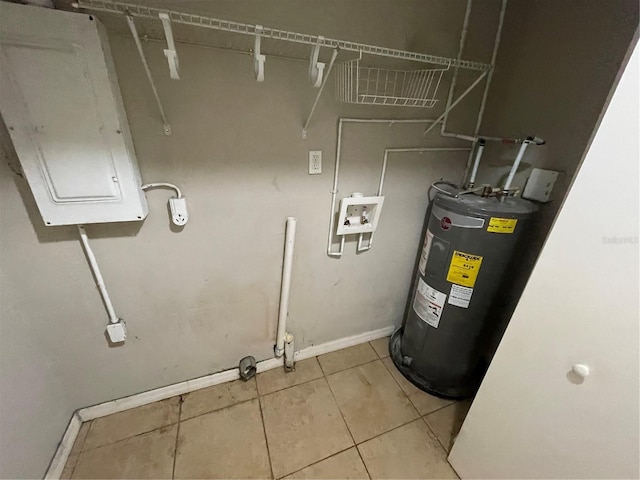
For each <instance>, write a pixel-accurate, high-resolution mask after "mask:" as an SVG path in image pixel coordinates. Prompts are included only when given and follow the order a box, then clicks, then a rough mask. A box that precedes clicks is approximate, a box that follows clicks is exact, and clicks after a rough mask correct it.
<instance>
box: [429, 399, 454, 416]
mask: <svg viewBox="0 0 640 480" xmlns="http://www.w3.org/2000/svg"><path fill="white" fill-rule="evenodd" d="M459 401H460V400H452V401H451V403H449V404H447V405H444V406H442V407H438V408H436V409H435V410H432V411H430V412H429V413H425V414H424V415H421V416H422V417H428V416H429V415H431V414H432V413H436V412H439V411H440V410H442V409H443V408H447V407H450V406H451V405H455V404H456V403H458V402H459Z"/></svg>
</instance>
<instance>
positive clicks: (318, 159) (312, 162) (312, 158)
mask: <svg viewBox="0 0 640 480" xmlns="http://www.w3.org/2000/svg"><path fill="white" fill-rule="evenodd" d="M321 173H322V150H309V175H319V174H321Z"/></svg>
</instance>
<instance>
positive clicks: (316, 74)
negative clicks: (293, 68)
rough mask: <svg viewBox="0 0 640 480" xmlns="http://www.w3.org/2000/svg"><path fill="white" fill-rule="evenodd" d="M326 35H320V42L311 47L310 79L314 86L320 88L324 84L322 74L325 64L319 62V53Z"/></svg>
mask: <svg viewBox="0 0 640 480" xmlns="http://www.w3.org/2000/svg"><path fill="white" fill-rule="evenodd" d="M323 40H324V37H323V36H321V35H320V36H318V43H317V44H316V45H314V46H313V47H311V59H310V61H309V81H310V82H311V85H312V86H313V88H320V85H322V75H323V73H324V67H325V64H324V63H322V62H318V55H319V54H320V44H321V43H322V42H323Z"/></svg>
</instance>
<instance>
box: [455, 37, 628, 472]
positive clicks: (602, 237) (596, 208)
mask: <svg viewBox="0 0 640 480" xmlns="http://www.w3.org/2000/svg"><path fill="white" fill-rule="evenodd" d="M639 68H640V59H639V52H638V47H637V46H636V48H635V51H634V53H633V54H632V57H631V60H630V61H629V64H628V65H627V67H626V69H625V72H624V74H623V76H622V78H621V80H620V83H619V85H618V87H617V89H616V91H615V94H614V96H613V98H612V100H611V103H610V105H609V107H608V109H607V111H606V113H605V115H604V117H603V120H602V123H601V125H600V127H599V129H598V131H597V133H596V135H595V137H594V140H593V143H592V145H591V147H590V148H589V151H588V153H587V155H586V157H585V160H584V163H583V165H582V167H581V169H580V171H579V174H578V175H577V177H576V179H575V182H574V184H573V186H572V188H571V191H570V193H569V195H568V197H567V199H566V201H565V204H564V206H563V208H562V211H561V213H560V215H559V217H558V218H557V220H556V223H555V225H554V226H553V229H552V231H551V234H550V236H549V238H548V239H547V243H546V244H545V246H544V249H543V251H542V254H541V256H540V258H539V260H538V263H537V265H536V267H535V269H534V271H533V274H532V276H531V278H530V280H529V283H528V285H527V287H526V289H525V291H524V294H523V296H522V299H521V300H520V303H519V304H518V307H517V309H516V311H515V313H514V315H513V318H512V320H511V323H510V325H509V327H508V329H507V331H506V334H505V336H504V338H503V340H502V343H501V344H500V347H499V348H498V351H497V353H496V355H495V358H494V360H493V363H492V364H491V367H490V368H489V371H488V373H487V376H486V377H485V379H484V382H483V383H482V386H481V387H480V390H479V392H478V395H477V396H476V399H475V401H474V403H473V405H472V407H471V410H470V411H469V415H468V416H467V418H466V420H465V422H464V425H463V426H462V429H461V431H460V434H459V436H458V439H457V441H456V443H455V445H454V447H453V449H452V451H451V455H450V456H449V461H450V462H451V464H452V465H453V467H454V468H455V469H456V471H457V472H458V474H459V475H460V476H461V477H462V478H638V475H639V473H640V472H639V460H638V458H639V455H640V453H639V451H640V445H639V437H638V428H639V414H638V410H639V403H638V390H639V387H640V385H639V375H640V374H639V368H638V360H639V356H638V350H639V348H638V344H639V337H638V334H639V328H638V323H639V315H638V314H639V312H638V296H639V291H640V290H639V282H638V258H639V256H638V200H639V196H638V171H639V169H638V164H639V163H640V155H639V142H638V139H639V132H640V125H639V122H638V106H639V104H638V98H639V95H638V93H639V88H640V87H639V86H640V78H639V75H638V70H639ZM580 365H582V366H583V367H580ZM574 366H575V369H576V370H577V371H578V373H575V372H574V371H573V370H572V368H573V367H574ZM587 370H588V375H586V374H587ZM580 373H581V374H582V375H583V377H581V376H580Z"/></svg>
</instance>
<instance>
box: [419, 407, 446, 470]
mask: <svg viewBox="0 0 640 480" xmlns="http://www.w3.org/2000/svg"><path fill="white" fill-rule="evenodd" d="M422 421H423V422H424V424H425V425H426V426H427V428H428V429H429V431H430V432H431V433H432V434H433V436H434V437H435V439H436V440H437V441H438V444H439V445H440V448H442V450H444V453H445V455H446V456H447V457H448V456H449V450H447V449H446V448H445V446H444V444H443V443H442V441H441V440H440V437H439V436H438V435H437V434H436V432H434V431H433V428H431V425H429V422H427V419H426V415H425V416H424V417H422ZM448 461H449V460H447V462H448Z"/></svg>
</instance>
